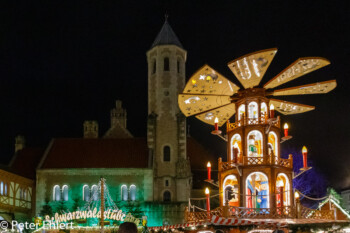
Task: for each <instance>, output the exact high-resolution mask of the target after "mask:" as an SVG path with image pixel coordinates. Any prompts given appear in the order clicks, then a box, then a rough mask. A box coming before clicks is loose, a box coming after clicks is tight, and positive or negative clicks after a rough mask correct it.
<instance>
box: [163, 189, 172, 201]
mask: <svg viewBox="0 0 350 233" xmlns="http://www.w3.org/2000/svg"><path fill="white" fill-rule="evenodd" d="M163 201H164V202H170V201H171V193H170V192H169V191H165V192H164V193H163Z"/></svg>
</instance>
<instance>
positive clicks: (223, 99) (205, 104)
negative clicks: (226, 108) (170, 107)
mask: <svg viewBox="0 0 350 233" xmlns="http://www.w3.org/2000/svg"><path fill="white" fill-rule="evenodd" d="M178 103H179V107H180V109H181V111H182V113H183V114H184V115H185V116H187V117H188V116H192V115H195V114H199V113H201V112H206V111H208V110H211V109H213V108H218V107H221V106H223V105H226V104H229V103H231V98H230V96H228V95H189V94H179V97H178Z"/></svg>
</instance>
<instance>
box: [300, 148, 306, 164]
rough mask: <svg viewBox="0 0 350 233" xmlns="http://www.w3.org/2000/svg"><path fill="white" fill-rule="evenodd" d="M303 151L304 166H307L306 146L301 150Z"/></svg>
mask: <svg viewBox="0 0 350 233" xmlns="http://www.w3.org/2000/svg"><path fill="white" fill-rule="evenodd" d="M301 152H302V153H303V165H304V168H307V149H306V147H305V146H303V149H302V150H301Z"/></svg>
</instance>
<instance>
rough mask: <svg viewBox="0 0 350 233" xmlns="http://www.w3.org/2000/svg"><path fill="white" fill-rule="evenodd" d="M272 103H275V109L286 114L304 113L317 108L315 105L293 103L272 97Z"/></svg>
mask: <svg viewBox="0 0 350 233" xmlns="http://www.w3.org/2000/svg"><path fill="white" fill-rule="evenodd" d="M270 104H273V105H274V106H275V109H276V110H277V111H278V112H280V113H282V114H284V115H292V114H298V113H304V112H308V111H311V110H314V109H315V107H314V106H309V105H305V104H298V103H292V102H287V101H283V100H277V99H270Z"/></svg>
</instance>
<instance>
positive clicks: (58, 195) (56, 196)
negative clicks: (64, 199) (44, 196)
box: [52, 185, 61, 201]
mask: <svg viewBox="0 0 350 233" xmlns="http://www.w3.org/2000/svg"><path fill="white" fill-rule="evenodd" d="M52 200H54V201H60V200H61V189H60V186H58V185H55V186H53V197H52Z"/></svg>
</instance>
